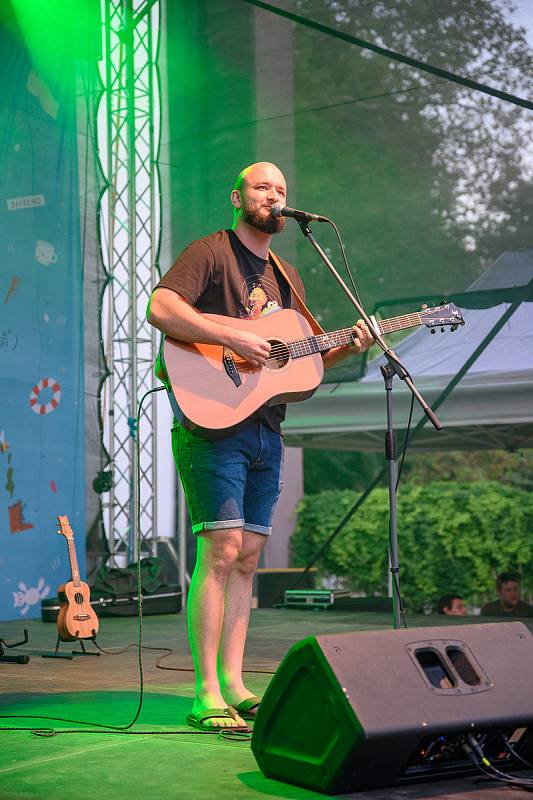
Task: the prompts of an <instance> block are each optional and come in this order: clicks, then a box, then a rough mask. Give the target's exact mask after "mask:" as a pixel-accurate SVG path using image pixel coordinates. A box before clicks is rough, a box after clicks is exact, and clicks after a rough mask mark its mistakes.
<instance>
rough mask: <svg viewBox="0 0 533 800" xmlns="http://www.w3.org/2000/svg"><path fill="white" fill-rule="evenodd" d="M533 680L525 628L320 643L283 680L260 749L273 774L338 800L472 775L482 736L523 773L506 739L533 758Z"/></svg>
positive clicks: (361, 636) (291, 655) (263, 725)
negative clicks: (470, 741) (471, 747)
mask: <svg viewBox="0 0 533 800" xmlns="http://www.w3.org/2000/svg"><path fill="white" fill-rule="evenodd" d="M532 675H533V636H532V635H531V634H530V632H529V630H528V629H527V628H526V627H525V625H523V624H522V623H521V622H501V623H488V624H470V625H468V624H467V625H465V624H461V625H446V626H442V627H431V628H413V629H410V630H384V631H365V632H356V633H340V634H329V635H325V636H313V637H309V638H306V639H303V640H302V641H300V642H299V643H297V644H296V645H294V646H293V647H292V648H291V649H290V650H289V652H288V653H287V655H286V657H285V658H284V660H283V661H282V663H281V665H280V667H279V668H278V670H277V672H276V674H275V675H274V677H273V679H272V681H271V683H270V685H269V687H268V689H267V691H266V693H265V695H264V698H263V701H262V703H261V706H260V708H259V711H258V714H257V717H256V721H255V723H254V732H253V737H252V750H253V753H254V755H255V758H256V760H257V763H258V765H259V767H260V768H261V770H262V771H263V772H264V773H265V775H267V776H268V777H271V778H276V779H278V780H281V781H285V782H287V783H293V784H296V785H299V786H304V787H306V788H309V789H314V790H315V791H320V792H325V793H328V794H333V793H335V794H337V793H342V792H349V791H359V790H362V789H374V788H380V787H385V786H393V785H398V784H402V783H407V782H411V781H416V780H428V779H437V778H439V779H443V778H446V777H457V776H459V775H466V774H471V773H472V772H475V770H476V768H475V766H474V765H473V764H472V762H471V761H470V760H469V758H468V756H467V754H466V753H465V750H464V747H463V742H464V737H465V736H466V735H468V734H471V733H473V734H474V735H475V736H476V739H477V740H478V741H479V743H480V744H481V746H482V747H483V750H484V754H485V756H486V757H487V758H488V759H489V760H490V761H491V763H494V764H495V765H496V766H498V768H499V769H506V768H507V767H509V768H510V767H512V768H513V769H518V768H520V762H518V761H517V760H516V759H515V758H514V757H513V756H512V755H510V751H509V749H508V748H507V747H506V745H505V741H504V738H503V737H504V736H507V737H508V740H509V741H510V742H511V746H512V749H514V751H515V753H518V754H519V755H521V756H522V758H524V759H526V760H529V761H531V760H532V759H533V682H532ZM521 768H523V765H522V767H521Z"/></svg>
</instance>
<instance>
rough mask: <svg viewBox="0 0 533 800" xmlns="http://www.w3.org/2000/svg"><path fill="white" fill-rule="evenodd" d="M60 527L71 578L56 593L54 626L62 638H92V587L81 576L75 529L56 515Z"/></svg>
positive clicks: (94, 627) (95, 619) (94, 625)
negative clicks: (57, 608)
mask: <svg viewBox="0 0 533 800" xmlns="http://www.w3.org/2000/svg"><path fill="white" fill-rule="evenodd" d="M57 519H58V522H59V530H58V533H60V534H61V535H62V536H64V537H65V539H66V540H67V544H68V557H69V561H70V576H71V580H70V581H68V582H67V583H63V584H62V585H61V586H60V587H59V589H58V590H57V595H58V597H59V605H60V608H59V615H58V617H57V630H58V632H59V638H60V639H61V641H62V642H72V641H74V640H75V639H93V638H94V637H95V636H96V634H97V633H98V617H97V616H96V614H95V612H94V609H93V607H92V606H91V590H90V589H89V587H88V585H87V584H86V583H83V581H81V580H80V571H79V568H78V559H77V557H76V548H75V547H74V533H73V531H72V528H71V527H70V522H69V521H68V517H67V516H66V515H65V516H58V518H57Z"/></svg>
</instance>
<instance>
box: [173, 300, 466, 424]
mask: <svg viewBox="0 0 533 800" xmlns="http://www.w3.org/2000/svg"><path fill="white" fill-rule="evenodd" d="M205 317H206V318H207V319H212V320H213V321H214V322H218V323H220V324H222V325H229V326H230V327H233V328H243V329H246V330H252V331H253V332H254V333H256V334H258V335H259V336H261V337H262V338H263V339H266V340H267V341H268V342H269V343H270V348H271V349H270V356H269V358H268V359H267V361H266V363H265V366H257V365H255V366H254V365H252V364H251V363H250V362H248V361H246V360H245V359H243V358H241V357H240V356H239V355H238V354H237V353H234V352H232V351H231V350H229V349H228V348H226V347H223V346H222V345H215V344H192V343H188V342H181V341H178V340H176V339H171V338H168V337H167V338H166V339H165V342H164V345H163V361H164V367H165V368H166V372H167V375H168V379H169V383H170V387H171V389H172V394H173V395H174V399H175V400H176V403H177V405H178V407H179V408H178V409H175V410H176V411H180V412H181V414H182V415H184V416H186V417H187V418H188V419H189V420H191V422H193V423H194V424H196V425H200V426H201V427H202V428H229V427H231V426H232V425H236V424H237V423H238V422H241V421H242V420H244V419H246V417H249V416H250V414H253V412H254V411H256V410H257V409H258V408H259V407H260V406H262V405H263V404H264V403H267V404H268V405H276V404H278V403H290V402H294V401H296V400H305V399H306V398H307V397H310V396H311V395H312V394H313V393H314V391H315V389H316V388H317V386H318V385H319V383H320V381H321V380H322V376H323V374H324V366H323V364H322V357H321V355H320V354H321V353H323V352H324V351H326V350H329V349H331V348H332V347H339V346H340V345H344V344H350V343H351V342H353V340H354V333H353V329H352V328H342V329H340V330H337V331H332V332H330V333H323V334H319V335H314V334H313V332H312V330H311V326H310V325H309V323H308V322H307V320H306V319H305V318H304V317H303V316H302V315H301V314H300V313H299V312H298V311H294V310H292V309H282V310H281V311H276V312H275V313H273V314H271V315H267V316H265V317H261V318H260V319H257V320H243V319H238V318H234V317H225V316H221V315H218V314H205ZM374 322H375V325H376V326H377V328H378V330H379V331H380V333H381V334H387V333H393V332H394V331H400V330H404V329H407V328H415V327H417V326H419V325H425V326H426V327H428V328H431V330H432V332H434V331H435V330H436V329H437V328H441V329H442V330H444V328H445V327H450V328H451V329H452V330H455V329H456V328H457V327H458V326H459V325H464V320H463V317H462V314H461V311H460V310H459V309H458V308H457V307H456V306H454V305H453V304H452V303H446V304H443V305H440V306H435V307H433V308H422V309H421V310H420V311H415V312H414V313H412V314H405V315H403V316H400V317H392V318H390V319H385V320H374Z"/></svg>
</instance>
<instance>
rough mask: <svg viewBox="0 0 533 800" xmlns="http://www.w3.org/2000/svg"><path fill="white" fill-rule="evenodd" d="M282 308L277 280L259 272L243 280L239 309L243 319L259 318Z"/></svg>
mask: <svg viewBox="0 0 533 800" xmlns="http://www.w3.org/2000/svg"><path fill="white" fill-rule="evenodd" d="M281 308H282V302H281V297H280V293H279V287H278V284H277V283H276V281H273V280H271V279H270V278H267V277H265V275H258V274H255V275H251V276H250V277H248V278H246V280H245V281H243V284H242V287H241V308H240V310H239V316H240V317H241V318H242V319H259V318H260V317H266V316H267V315H268V314H272V313H273V312H274V311H279V310H280V309H281Z"/></svg>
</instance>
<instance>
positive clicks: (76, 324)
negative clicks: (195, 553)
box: [0, 27, 85, 620]
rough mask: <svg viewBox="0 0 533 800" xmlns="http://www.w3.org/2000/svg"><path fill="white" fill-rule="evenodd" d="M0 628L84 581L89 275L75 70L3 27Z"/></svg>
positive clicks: (0, 122)
mask: <svg viewBox="0 0 533 800" xmlns="http://www.w3.org/2000/svg"><path fill="white" fill-rule="evenodd" d="M0 40H1V41H0V51H1V52H2V62H3V64H2V67H1V71H0V176H1V178H0V254H1V256H0V620H9V619H19V618H20V619H21V620H24V619H28V618H31V617H38V616H40V601H41V599H43V598H45V597H51V596H54V595H55V594H56V591H57V587H58V585H59V584H60V583H62V582H64V581H65V580H68V579H69V578H70V570H69V564H68V557H67V548H66V542H65V540H64V538H63V537H62V536H58V535H57V532H56V531H57V522H56V515H58V514H67V515H68V517H69V520H70V523H71V526H72V528H73V530H74V533H75V534H77V544H78V547H77V555H78V560H79V564H80V569H81V573H82V575H83V574H84V560H85V557H84V551H85V530H84V509H83V496H84V493H83V478H84V475H83V464H84V446H83V401H82V398H83V363H82V358H83V320H82V302H81V301H82V265H81V259H80V224H79V197H78V179H77V174H78V172H77V171H78V164H77V153H76V146H77V144H76V115H75V80H74V68H73V65H72V64H71V63H69V62H65V64H64V65H63V66H64V69H58V66H59V65H58V64H57V63H56V64H55V65H54V68H53V69H50V70H46V69H43V67H42V65H37V64H36V62H35V59H34V58H33V55H30V52H29V51H28V49H27V47H26V45H25V44H24V40H23V39H22V37H21V36H20V35H18V33H17V31H16V30H14V29H12V28H11V29H9V28H5V27H2V28H0Z"/></svg>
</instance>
